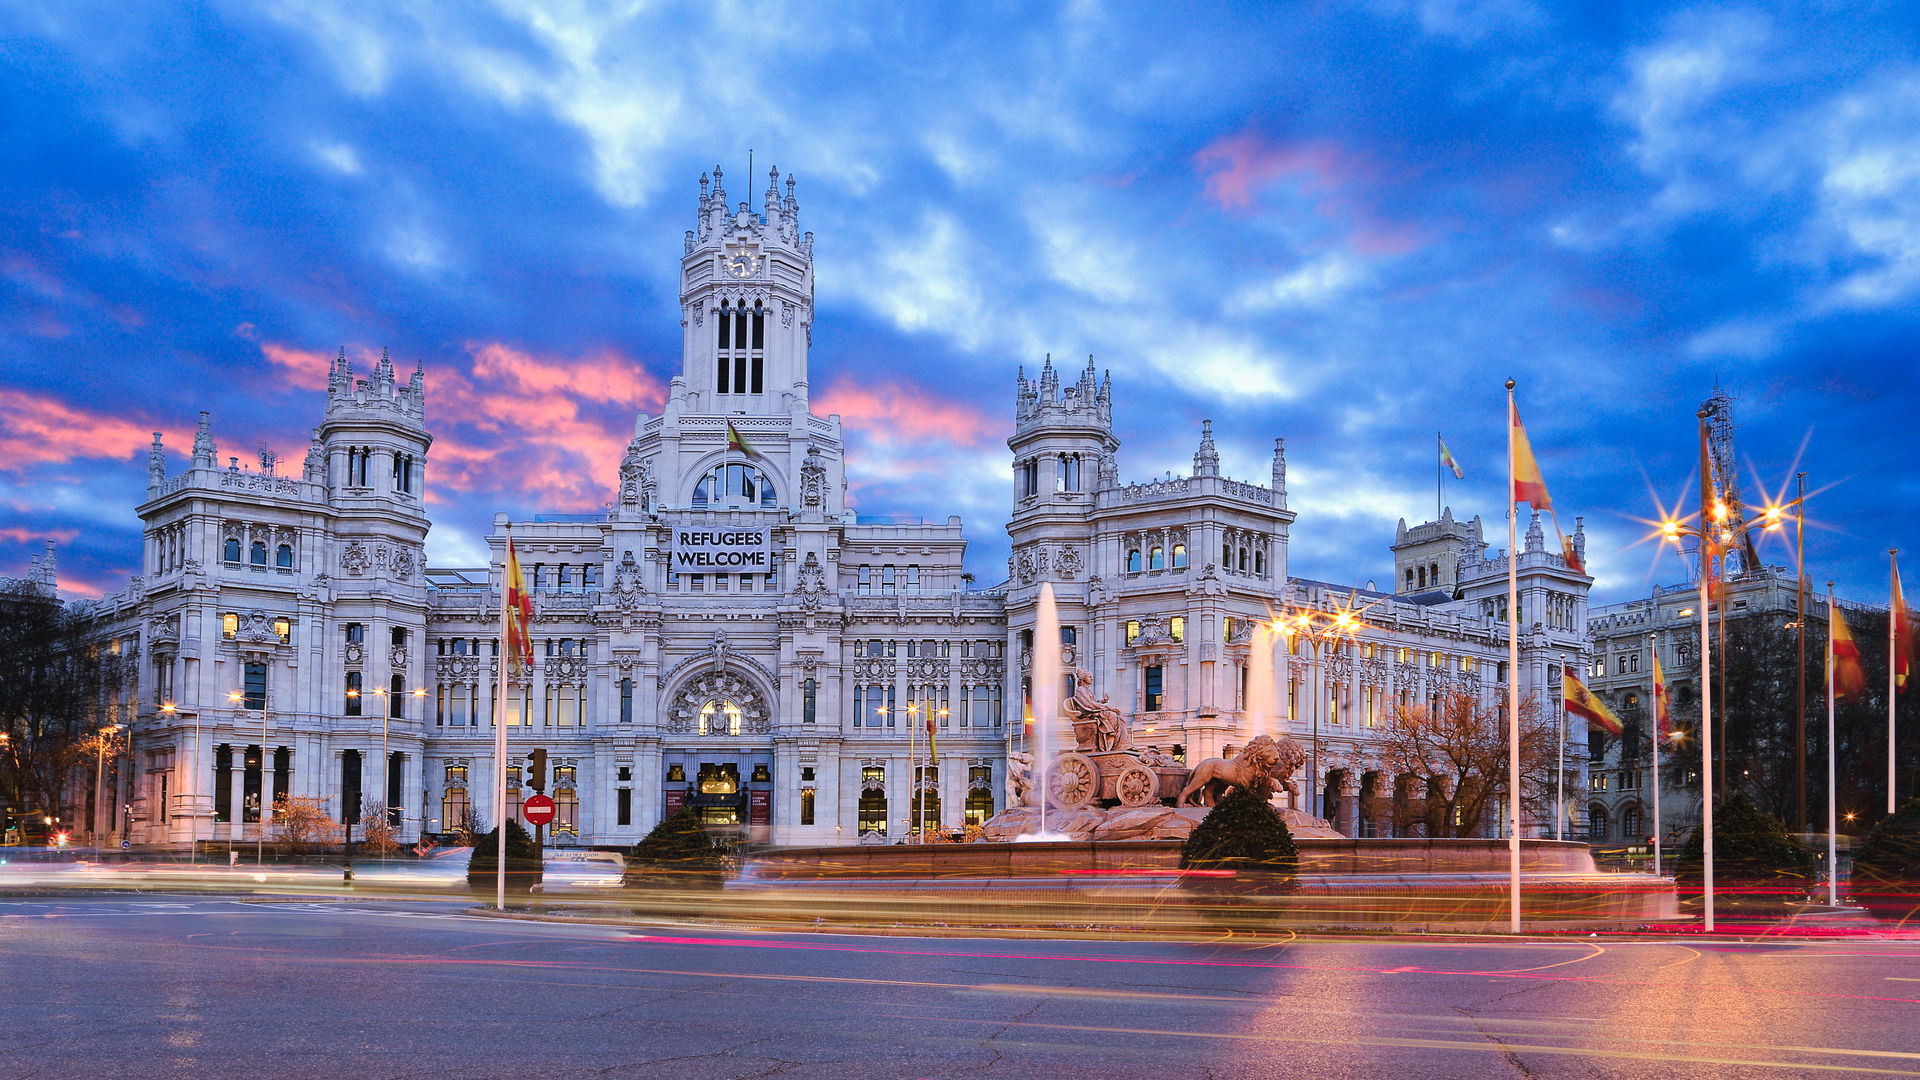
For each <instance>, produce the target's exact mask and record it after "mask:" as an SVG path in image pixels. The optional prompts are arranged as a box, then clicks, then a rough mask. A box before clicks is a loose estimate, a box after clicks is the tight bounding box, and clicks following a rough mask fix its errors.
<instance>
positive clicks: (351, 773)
mask: <svg viewBox="0 0 1920 1080" xmlns="http://www.w3.org/2000/svg"><path fill="white" fill-rule="evenodd" d="M340 820H341V821H343V822H345V823H347V824H349V825H358V824H360V751H358V750H347V751H344V752H343V753H341V755H340Z"/></svg>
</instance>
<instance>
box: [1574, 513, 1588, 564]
mask: <svg viewBox="0 0 1920 1080" xmlns="http://www.w3.org/2000/svg"><path fill="white" fill-rule="evenodd" d="M1573 554H1574V556H1575V557H1576V558H1578V559H1579V560H1580V562H1581V565H1585V564H1586V561H1587V519H1586V518H1584V517H1575V518H1574V519H1573Z"/></svg>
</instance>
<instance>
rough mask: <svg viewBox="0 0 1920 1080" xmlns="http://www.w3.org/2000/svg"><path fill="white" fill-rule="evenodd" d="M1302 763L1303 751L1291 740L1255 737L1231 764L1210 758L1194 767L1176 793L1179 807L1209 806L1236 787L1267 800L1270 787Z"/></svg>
mask: <svg viewBox="0 0 1920 1080" xmlns="http://www.w3.org/2000/svg"><path fill="white" fill-rule="evenodd" d="M1306 761H1307V754H1306V751H1304V750H1302V749H1300V744H1299V743H1297V742H1294V741H1293V740H1292V739H1289V738H1287V737H1286V736H1284V735H1282V736H1281V737H1280V738H1279V739H1275V738H1274V737H1273V736H1271V735H1256V736H1254V737H1253V739H1252V740H1251V741H1250V742H1248V743H1247V745H1246V746H1245V747H1243V748H1242V749H1241V751H1240V752H1239V753H1238V754H1235V755H1234V756H1233V759H1232V760H1231V761H1229V760H1227V759H1226V758H1217V757H1213V758H1207V759H1206V760H1205V761H1202V762H1201V763H1200V764H1198V765H1196V766H1194V768H1193V777H1192V778H1191V779H1189V780H1188V781H1187V786H1186V787H1184V788H1182V789H1181V790H1180V799H1179V804H1180V805H1181V806H1212V805H1213V804H1214V803H1216V802H1218V801H1219V800H1220V797H1221V796H1223V795H1225V794H1226V793H1227V792H1228V791H1229V790H1231V789H1233V788H1236V787H1244V788H1249V789H1251V790H1252V791H1253V793H1254V794H1256V795H1258V796H1260V798H1262V799H1270V798H1272V797H1273V789H1274V786H1275V785H1276V784H1285V783H1287V780H1288V778H1290V777H1291V776H1293V773H1294V770H1296V769H1298V768H1299V767H1300V766H1302V765H1304V764H1306Z"/></svg>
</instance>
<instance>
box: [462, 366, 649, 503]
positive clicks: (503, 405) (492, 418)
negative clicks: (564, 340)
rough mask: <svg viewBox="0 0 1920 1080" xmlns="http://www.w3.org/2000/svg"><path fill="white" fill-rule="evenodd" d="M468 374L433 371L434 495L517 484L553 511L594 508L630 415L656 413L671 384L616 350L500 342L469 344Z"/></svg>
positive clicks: (608, 484)
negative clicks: (575, 352)
mask: <svg viewBox="0 0 1920 1080" xmlns="http://www.w3.org/2000/svg"><path fill="white" fill-rule="evenodd" d="M467 350H468V352H469V353H471V354H472V356H473V368H472V370H471V372H470V373H467V372H457V371H440V372H429V373H428V377H427V379H428V381H427V415H428V417H429V419H430V421H431V422H432V426H433V427H434V429H435V432H436V436H435V439H434V443H433V450H432V454H431V458H430V460H431V461H432V463H433V464H432V472H431V475H432V476H433V478H434V483H433V484H432V485H430V486H429V489H428V499H429V501H431V502H434V503H440V504H444V503H445V502H446V501H447V500H446V499H445V498H444V497H443V496H442V495H441V494H440V493H439V492H438V491H436V490H435V489H436V488H440V489H444V490H446V491H452V492H469V491H485V490H508V491H519V492H522V493H525V494H528V495H535V496H538V498H539V499H540V501H541V503H542V505H546V506H552V507H555V508H556V509H569V508H570V509H576V510H577V509H591V508H593V507H597V506H599V505H600V504H601V503H602V502H604V501H605V500H606V498H607V496H608V494H609V493H610V492H611V490H612V484H613V477H614V470H615V469H616V467H617V466H618V464H619V461H620V457H621V455H622V454H623V453H625V451H626V445H627V439H628V434H629V432H630V431H631V430H632V424H633V415H634V414H635V413H636V412H639V411H642V410H644V411H647V412H658V411H659V409H660V407H661V405H662V404H663V403H664V402H665V400H666V389H665V387H664V386H662V385H661V383H660V382H659V380H657V379H655V378H654V377H653V376H652V375H651V374H650V373H649V372H648V371H647V370H646V369H645V368H644V367H643V366H641V365H640V364H639V363H637V362H636V361H634V360H632V359H630V358H628V357H626V356H624V355H622V354H620V353H619V352H616V351H614V350H612V349H602V350H599V351H597V352H592V353H588V354H585V355H582V356H580V357H576V358H574V359H571V360H568V359H560V358H557V357H544V356H538V355H535V354H533V353H530V352H527V351H524V350H520V349H515V348H513V347H511V346H508V345H504V344H501V343H499V342H469V343H468V344H467Z"/></svg>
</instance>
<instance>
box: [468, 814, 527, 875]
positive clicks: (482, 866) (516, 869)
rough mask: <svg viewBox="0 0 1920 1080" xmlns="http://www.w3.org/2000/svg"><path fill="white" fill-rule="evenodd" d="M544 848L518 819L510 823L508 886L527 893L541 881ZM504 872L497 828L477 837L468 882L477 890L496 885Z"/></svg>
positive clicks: (508, 826) (469, 863) (508, 825)
mask: <svg viewBox="0 0 1920 1080" xmlns="http://www.w3.org/2000/svg"><path fill="white" fill-rule="evenodd" d="M541 861H542V860H541V856H540V849H539V848H538V847H535V846H534V843H533V837H532V836H530V835H528V833H527V830H526V829H525V828H524V827H523V826H522V825H521V824H520V823H519V822H517V821H508V822H507V888H508V890H510V891H512V892H523V891H526V890H528V889H530V888H531V887H532V886H534V885H537V884H539V882H540V871H541ZM499 872H500V830H498V829H493V830H490V831H488V832H484V833H480V834H479V835H477V836H475V837H474V838H473V857H472V859H471V861H469V862H468V863H467V883H468V884H469V885H471V886H473V887H474V888H476V889H484V888H487V887H491V886H493V885H494V884H495V883H496V882H497V881H498V879H499Z"/></svg>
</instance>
